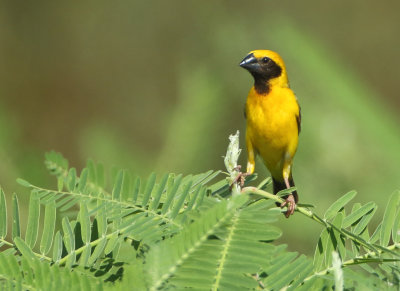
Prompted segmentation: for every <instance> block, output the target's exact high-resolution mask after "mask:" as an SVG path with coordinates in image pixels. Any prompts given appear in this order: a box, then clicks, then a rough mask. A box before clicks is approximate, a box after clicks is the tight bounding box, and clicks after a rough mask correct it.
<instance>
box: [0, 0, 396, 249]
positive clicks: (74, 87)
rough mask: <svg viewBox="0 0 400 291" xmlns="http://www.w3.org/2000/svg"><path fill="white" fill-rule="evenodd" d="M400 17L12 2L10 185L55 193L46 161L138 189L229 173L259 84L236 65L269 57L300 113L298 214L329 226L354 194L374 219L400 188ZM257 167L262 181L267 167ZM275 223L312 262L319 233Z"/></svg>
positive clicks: (304, 223)
mask: <svg viewBox="0 0 400 291" xmlns="http://www.w3.org/2000/svg"><path fill="white" fill-rule="evenodd" d="M399 10H400V2H398V1H386V2H385V3H381V2H377V1H372V0H363V1H361V0H355V1H343V0H340V1H317V0H312V1H307V2H304V1H303V2H302V1H266V0H255V1H227V0H225V1H222V0H220V1H194V0H185V1H175V0H169V1H162V0H157V1H104V0H97V1H79V2H74V3H72V2H68V1H63V2H61V1H60V2H58V1H25V2H23V3H22V2H20V1H5V0H3V1H1V2H0V185H1V186H2V187H3V189H4V190H5V191H6V193H7V194H11V193H12V192H14V191H16V192H17V193H21V194H22V196H21V195H20V200H22V201H26V199H27V198H28V196H29V193H26V195H24V193H25V192H26V190H24V189H23V188H21V187H19V186H18V185H17V184H16V182H15V179H16V178H17V177H23V178H24V179H26V180H28V181H30V182H32V183H35V184H39V185H43V186H51V187H54V185H55V181H54V180H53V179H52V177H50V176H49V175H48V173H47V172H46V170H45V167H44V165H43V158H44V153H45V152H46V151H49V150H56V151H59V152H61V153H63V154H64V156H65V157H66V158H67V159H68V160H69V161H70V164H71V165H73V166H75V167H77V168H78V169H80V168H81V167H82V166H84V164H85V162H86V160H87V159H88V158H93V159H94V160H97V161H102V162H104V164H105V166H106V168H108V169H111V167H113V166H117V167H119V168H127V169H130V170H131V171H132V172H134V173H135V174H138V175H141V176H143V177H146V176H147V175H148V174H149V173H150V172H151V171H153V170H156V171H157V172H159V173H163V172H167V171H168V172H177V173H184V174H188V173H197V172H202V171H206V170H208V169H223V159H222V158H221V156H222V155H224V153H225V151H226V147H227V143H228V136H229V134H232V133H234V132H235V131H236V130H237V129H239V130H240V131H241V133H242V138H241V139H242V141H243V136H244V129H245V120H244V117H243V105H244V103H245V98H246V95H247V92H248V90H249V88H250V86H251V83H252V80H251V76H250V75H249V74H248V73H247V72H246V71H244V70H243V69H241V68H240V67H239V66H238V63H239V62H240V60H241V59H242V58H243V57H244V56H245V55H246V54H247V53H248V52H249V51H250V50H253V49H272V50H276V51H278V52H279V53H280V54H281V55H282V56H283V58H284V59H285V61H286V65H287V70H288V74H289V79H290V82H291V87H292V89H293V90H294V91H295V93H296V94H297V96H298V99H299V102H300V104H301V106H302V115H303V125H302V133H301V137H300V146H299V148H298V154H297V156H296V159H295V165H294V177H295V181H296V184H297V187H298V191H299V193H300V199H301V202H303V203H312V204H314V205H315V206H316V212H317V213H321V214H322V213H323V212H324V211H325V210H326V209H327V208H328V206H329V205H330V204H331V203H332V202H333V201H335V200H336V199H337V198H339V197H340V196H341V195H343V194H345V193H346V192H347V191H349V190H352V189H356V190H357V191H358V192H359V194H358V195H357V197H356V199H355V201H357V202H361V203H366V202H368V201H370V200H374V201H375V202H376V203H377V204H378V205H379V210H380V211H378V213H377V216H380V215H381V214H382V211H383V210H384V208H385V207H386V203H387V198H388V196H389V195H390V194H391V193H392V192H393V191H394V190H396V189H400V171H399V170H398V164H399V161H400V126H399V121H400V120H399V112H400V110H399V108H400V99H399V93H398V92H399V90H398V83H399V75H400V58H399V54H398V53H399V47H400V38H399V37H398V35H399V31H400V20H399V17H398V11H399ZM242 146H243V147H244V143H243V142H242ZM241 163H242V164H243V165H245V163H246V154H245V152H243V154H242V157H241ZM256 171H257V172H258V173H259V175H260V176H262V177H266V176H268V172H267V171H266V170H265V168H264V167H263V165H262V163H261V162H260V161H259V162H258V164H257V167H256ZM221 178H222V177H221ZM24 197H26V199H24ZM22 212H23V213H24V211H22ZM25 212H26V211H25ZM279 225H280V227H281V228H283V229H284V235H283V237H282V239H281V241H282V242H286V243H288V245H289V249H290V250H298V251H300V252H303V253H306V254H312V253H313V251H314V247H315V245H316V243H317V238H318V235H319V232H320V228H319V226H318V225H316V224H314V223H311V222H310V221H309V220H307V219H306V218H303V217H301V215H295V216H294V217H293V218H291V219H289V220H286V219H284V218H283V216H282V219H281V220H280V221H279Z"/></svg>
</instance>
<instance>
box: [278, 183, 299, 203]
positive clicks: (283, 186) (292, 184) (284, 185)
mask: <svg viewBox="0 0 400 291" xmlns="http://www.w3.org/2000/svg"><path fill="white" fill-rule="evenodd" d="M272 182H273V183H272V184H273V187H274V194H276V193H278V192H279V191H281V190H285V189H287V188H286V184H285V181H279V180H276V179H275V178H274V177H272ZM289 185H290V186H291V187H293V186H294V181H293V178H292V177H290V178H289ZM292 194H293V197H294V201H295V202H296V204H297V202H298V201H299V196H298V195H297V191H293V192H292ZM282 198H284V199H286V198H287V196H284V197H282ZM278 204H279V203H277V205H278ZM278 206H280V205H278Z"/></svg>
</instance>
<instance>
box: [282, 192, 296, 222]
mask: <svg viewBox="0 0 400 291" xmlns="http://www.w3.org/2000/svg"><path fill="white" fill-rule="evenodd" d="M285 206H287V211H286V213H285V216H286V218H289V216H290V215H293V213H294V210H295V209H296V201H295V199H294V196H293V194H290V195H289V196H288V197H286V199H285V201H284V202H283V203H282V204H281V208H283V207H285Z"/></svg>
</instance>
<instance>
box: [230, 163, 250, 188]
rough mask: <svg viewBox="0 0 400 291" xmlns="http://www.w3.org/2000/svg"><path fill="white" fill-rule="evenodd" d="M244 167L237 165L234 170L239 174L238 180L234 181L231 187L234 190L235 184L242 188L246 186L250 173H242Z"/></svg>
mask: <svg viewBox="0 0 400 291" xmlns="http://www.w3.org/2000/svg"><path fill="white" fill-rule="evenodd" d="M241 168H242V166H241V165H237V166H236V167H235V168H234V170H236V171H238V172H239V174H238V175H237V176H236V178H235V179H234V180H233V182H232V184H231V185H230V187H231V188H232V186H233V185H234V184H235V183H239V185H240V187H243V185H244V181H245V179H246V177H247V176H248V175H249V173H242V172H241V171H240V170H241Z"/></svg>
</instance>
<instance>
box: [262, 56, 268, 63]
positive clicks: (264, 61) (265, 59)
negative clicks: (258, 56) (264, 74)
mask: <svg viewBox="0 0 400 291" xmlns="http://www.w3.org/2000/svg"><path fill="white" fill-rule="evenodd" d="M269 60H270V58H267V57H263V58H262V62H263V63H264V64H266V63H268V62H269Z"/></svg>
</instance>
